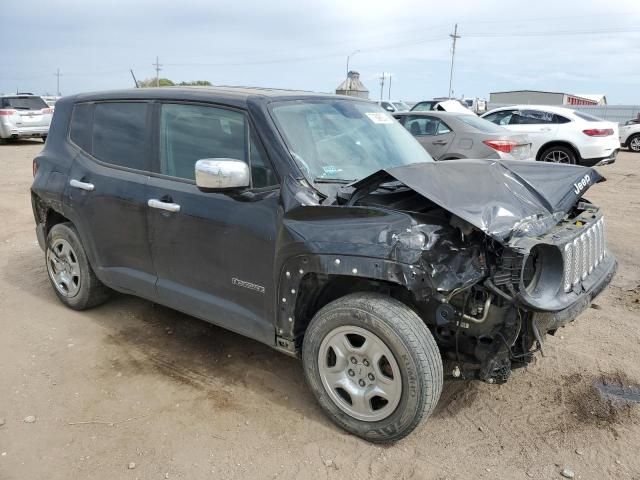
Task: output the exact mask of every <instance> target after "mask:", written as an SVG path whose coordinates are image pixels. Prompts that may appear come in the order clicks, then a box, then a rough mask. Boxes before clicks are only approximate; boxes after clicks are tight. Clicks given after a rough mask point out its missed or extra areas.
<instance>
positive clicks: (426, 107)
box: [411, 102, 438, 112]
mask: <svg viewBox="0 0 640 480" xmlns="http://www.w3.org/2000/svg"><path fill="white" fill-rule="evenodd" d="M436 103H438V102H420V103H418V104H417V105H414V106H413V108H412V109H411V111H413V112H429V111H431V110H433V106H434V105H435V104H436Z"/></svg>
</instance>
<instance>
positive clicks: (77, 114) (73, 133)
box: [69, 103, 93, 153]
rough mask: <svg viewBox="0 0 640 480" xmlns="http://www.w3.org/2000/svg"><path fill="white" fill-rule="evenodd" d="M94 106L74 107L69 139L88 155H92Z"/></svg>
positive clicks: (86, 104) (87, 104)
mask: <svg viewBox="0 0 640 480" xmlns="http://www.w3.org/2000/svg"><path fill="white" fill-rule="evenodd" d="M92 113H93V105H91V104H89V103H78V104H76V105H75V106H74V107H73V113H72V114H71V124H70V126H69V137H70V138H71V141H72V142H73V143H75V144H76V145H77V146H79V147H80V148H81V149H82V150H84V151H85V152H87V153H91V124H92V118H91V117H92Z"/></svg>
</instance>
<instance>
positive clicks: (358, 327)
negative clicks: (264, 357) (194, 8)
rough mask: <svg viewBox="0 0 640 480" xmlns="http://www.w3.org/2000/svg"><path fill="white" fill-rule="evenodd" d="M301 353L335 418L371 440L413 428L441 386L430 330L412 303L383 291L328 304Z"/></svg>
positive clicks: (430, 408) (387, 439) (402, 434)
mask: <svg viewBox="0 0 640 480" xmlns="http://www.w3.org/2000/svg"><path fill="white" fill-rule="evenodd" d="M302 359H303V364H304V371H305V377H306V380H307V383H308V384H309V387H310V388H311V390H312V391H313V393H314V394H315V396H316V398H317V400H318V402H319V403H320V406H321V407H322V408H323V409H324V410H325V412H326V413H327V414H328V415H329V417H330V418H331V420H333V421H334V422H335V423H336V424H338V425H339V426H340V427H342V428H344V429H345V430H347V431H349V432H351V433H353V434H355V435H357V436H359V437H362V438H364V439H366V440H369V441H372V442H391V441H396V440H399V439H401V438H403V437H405V436H406V435H408V434H409V433H411V431H413V429H415V428H416V426H417V425H418V424H419V423H420V422H421V421H422V420H423V419H424V418H426V417H428V416H429V415H430V414H431V412H432V411H433V409H434V407H435V405H436V403H437V402H438V399H439V398H440V392H441V391H442V382H443V371H442V359H441V357H440V352H439V350H438V346H437V345H436V342H435V340H434V338H433V336H432V335H431V332H429V329H428V328H427V327H426V325H425V324H424V322H423V321H422V319H421V318H420V317H419V316H418V315H417V314H416V313H415V312H414V311H413V310H411V309H410V308H409V307H407V306H406V305H405V304H403V303H401V302H399V301H397V300H395V299H393V298H390V297H387V296H384V295H380V294H375V293H355V294H351V295H347V296H345V297H342V298H340V299H338V300H335V301H333V302H331V303H329V304H328V305H326V306H325V307H323V308H322V309H321V310H320V311H319V312H318V313H317V314H316V315H315V316H314V318H313V320H312V321H311V323H310V325H309V327H308V328H307V331H306V333H305V337H304V343H303V348H302Z"/></svg>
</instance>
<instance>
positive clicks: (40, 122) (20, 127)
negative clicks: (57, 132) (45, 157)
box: [0, 94, 53, 141]
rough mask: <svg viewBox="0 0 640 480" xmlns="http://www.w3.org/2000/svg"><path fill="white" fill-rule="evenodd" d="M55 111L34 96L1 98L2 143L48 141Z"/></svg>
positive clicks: (6, 96)
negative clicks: (19, 140)
mask: <svg viewBox="0 0 640 480" xmlns="http://www.w3.org/2000/svg"><path fill="white" fill-rule="evenodd" d="M52 114H53V109H51V108H49V106H48V105H47V104H46V102H45V101H44V100H42V98H40V97H38V96H37V95H32V94H17V95H2V96H0V141H7V140H11V139H17V138H29V137H39V138H42V141H45V140H46V139H47V135H48V133H49V125H50V124H51V117H52Z"/></svg>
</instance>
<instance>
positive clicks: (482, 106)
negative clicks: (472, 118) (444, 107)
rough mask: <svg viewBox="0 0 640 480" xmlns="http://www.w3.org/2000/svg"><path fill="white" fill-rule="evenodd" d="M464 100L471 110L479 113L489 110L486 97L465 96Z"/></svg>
mask: <svg viewBox="0 0 640 480" xmlns="http://www.w3.org/2000/svg"><path fill="white" fill-rule="evenodd" d="M462 102H463V103H464V104H465V106H466V107H467V108H468V109H469V110H471V111H472V112H473V113H476V114H478V115H480V114H481V113H484V112H486V111H487V101H486V100H485V99H484V98H479V97H476V98H465V99H463V100H462Z"/></svg>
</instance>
